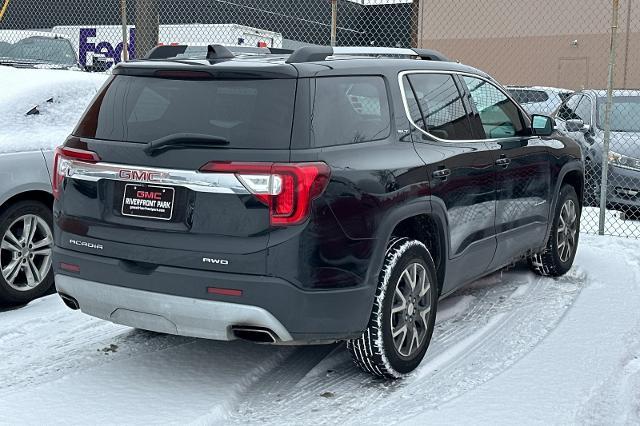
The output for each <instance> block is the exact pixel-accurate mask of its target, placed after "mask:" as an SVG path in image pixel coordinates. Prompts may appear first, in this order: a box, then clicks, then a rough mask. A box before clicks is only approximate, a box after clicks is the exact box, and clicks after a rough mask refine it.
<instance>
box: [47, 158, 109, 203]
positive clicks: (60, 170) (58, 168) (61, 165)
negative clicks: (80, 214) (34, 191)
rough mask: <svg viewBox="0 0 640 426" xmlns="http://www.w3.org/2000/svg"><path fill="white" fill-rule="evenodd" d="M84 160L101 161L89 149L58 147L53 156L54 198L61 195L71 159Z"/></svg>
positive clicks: (90, 161) (52, 182)
mask: <svg viewBox="0 0 640 426" xmlns="http://www.w3.org/2000/svg"><path fill="white" fill-rule="evenodd" d="M72 160H75V161H83V162H85V163H97V162H98V161H100V157H98V154H96V153H95V152H93V151H87V150H84V149H77V148H68V147H64V146H61V147H58V148H56V153H55V156H54V158H53V179H52V181H51V186H52V189H53V196H54V198H56V199H57V198H58V197H59V196H60V190H61V189H62V182H63V181H64V178H65V177H67V172H68V171H69V161H72Z"/></svg>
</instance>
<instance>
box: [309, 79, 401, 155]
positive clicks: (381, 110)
mask: <svg viewBox="0 0 640 426" xmlns="http://www.w3.org/2000/svg"><path fill="white" fill-rule="evenodd" d="M311 84H312V86H315V96H314V101H313V107H312V110H311V136H312V143H313V146H315V147H323V146H332V145H346V144H352V143H359V142H370V141H375V140H379V139H384V138H387V137H388V136H389V134H390V129H391V126H390V123H391V119H390V117H389V101H388V99H387V88H386V85H385V82H384V79H383V78H382V77H373V76H354V77H322V78H316V79H315V81H314V82H312V83H311Z"/></svg>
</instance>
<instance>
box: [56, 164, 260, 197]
mask: <svg viewBox="0 0 640 426" xmlns="http://www.w3.org/2000/svg"><path fill="white" fill-rule="evenodd" d="M59 167H60V168H61V169H62V168H64V169H66V172H65V176H66V177H68V178H71V179H77V180H84V181H89V182H98V181H100V180H103V179H108V180H115V181H121V182H141V183H149V184H154V185H170V186H179V187H183V188H188V189H191V190H192V191H196V192H207V193H213V194H249V191H248V190H247V188H245V187H244V185H242V183H240V181H239V180H238V178H237V177H236V176H235V175H234V174H232V173H202V172H198V171H193V170H179V169H162V168H154V167H139V166H130V165H127V164H112V163H95V164H92V163H84V162H81V161H75V160H69V159H61V161H60V165H59ZM121 170H126V171H133V172H145V173H147V174H148V173H153V179H150V180H148V179H143V178H137V179H136V178H134V179H124V178H122V177H121V176H120V171H121Z"/></svg>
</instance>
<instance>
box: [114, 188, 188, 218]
mask: <svg viewBox="0 0 640 426" xmlns="http://www.w3.org/2000/svg"><path fill="white" fill-rule="evenodd" d="M175 198H176V189H175V188H173V187H170V186H159V185H149V184H144V183H127V184H125V186H124V192H123V195H122V203H121V205H120V214H122V215H123V216H129V217H137V218H142V219H151V220H164V221H170V220H171V219H172V218H173V210H174V204H175ZM167 203H168V204H167Z"/></svg>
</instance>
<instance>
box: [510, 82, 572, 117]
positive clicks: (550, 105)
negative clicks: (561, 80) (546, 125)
mask: <svg viewBox="0 0 640 426" xmlns="http://www.w3.org/2000/svg"><path fill="white" fill-rule="evenodd" d="M507 90H508V91H509V93H511V96H513V98H514V99H515V100H516V101H518V102H519V103H520V105H522V108H524V110H525V111H527V112H528V113H529V114H546V115H551V114H553V113H554V112H555V111H556V110H557V109H558V107H559V106H560V104H561V103H562V102H563V101H564V100H565V99H567V98H568V97H569V96H570V95H571V94H572V93H573V91H571V90H568V89H560V88H557V87H543V86H531V87H528V86H507Z"/></svg>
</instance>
